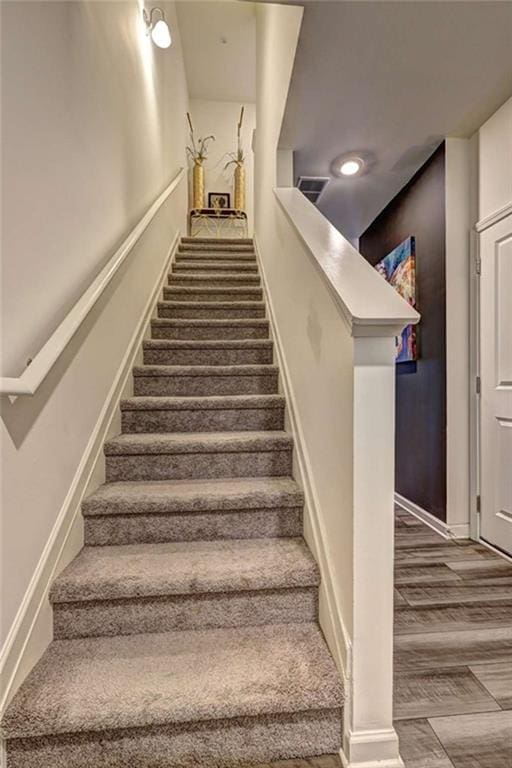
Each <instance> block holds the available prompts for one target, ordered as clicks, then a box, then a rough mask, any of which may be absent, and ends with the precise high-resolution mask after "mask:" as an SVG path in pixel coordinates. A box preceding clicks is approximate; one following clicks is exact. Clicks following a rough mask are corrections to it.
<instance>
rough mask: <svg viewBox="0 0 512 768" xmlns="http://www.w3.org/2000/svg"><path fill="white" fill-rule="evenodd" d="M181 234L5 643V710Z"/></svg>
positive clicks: (69, 549) (43, 637)
mask: <svg viewBox="0 0 512 768" xmlns="http://www.w3.org/2000/svg"><path fill="white" fill-rule="evenodd" d="M180 234H181V233H180V232H177V233H176V235H175V237H174V239H173V242H172V244H171V247H170V248H169V250H168V252H167V255H166V257H165V260H164V265H163V267H162V270H161V272H160V274H159V276H158V280H157V282H156V284H155V287H154V289H153V291H152V293H151V295H150V297H149V299H148V301H147V303H146V306H145V308H144V312H143V314H142V316H141V318H140V320H139V322H138V323H137V325H136V327H135V330H134V333H133V335H132V338H131V340H130V342H129V344H128V347H127V349H126V353H125V355H124V357H123V360H122V361H121V364H120V366H119V368H118V371H117V374H116V376H115V378H114V381H113V383H112V386H111V388H110V391H109V393H108V395H107V397H106V399H105V402H104V404H103V407H102V409H101V411H100V413H99V416H98V419H97V421H96V424H95V426H94V429H93V431H92V433H91V437H90V439H89V442H88V443H87V446H86V448H85V451H84V454H83V456H82V459H81V461H80V464H79V465H78V467H77V471H76V473H75V476H74V478H73V481H72V483H71V486H70V488H69V491H68V493H67V495H66V498H65V499H64V502H63V504H62V507H61V509H60V511H59V514H58V516H57V519H56V521H55V524H54V526H53V529H52V532H51V534H50V536H49V538H48V541H47V543H46V546H45V548H44V550H43V553H42V555H41V558H40V560H39V563H38V565H37V567H36V569H35V571H34V574H33V576H32V579H31V581H30V584H29V586H28V589H27V591H26V593H25V596H24V598H23V601H22V603H21V606H20V608H19V610H18V613H17V614H16V618H15V620H14V622H13V625H12V627H11V630H10V632H9V635H8V637H7V639H6V642H5V645H4V647H3V649H2V652H1V655H0V677H1V680H2V690H1V691H0V711H3V709H4V708H5V706H6V705H7V704H8V703H9V701H10V700H11V698H12V697H13V695H14V694H15V692H16V690H17V689H18V687H19V686H20V684H21V683H22V682H23V680H24V679H25V677H26V676H27V674H28V673H29V672H30V670H31V669H32V667H33V666H34V664H35V663H36V662H37V661H38V660H39V659H40V658H41V656H42V654H43V653H44V651H45V650H46V648H47V646H48V645H49V643H50V642H51V640H52V610H51V606H50V602H49V599H48V592H49V590H50V587H51V584H52V583H53V581H54V579H55V577H56V576H57V575H58V574H59V573H60V571H61V570H62V569H63V568H64V567H65V566H66V565H67V564H68V563H69V562H70V561H71V560H72V559H73V558H74V557H75V556H76V555H77V554H78V552H79V551H80V549H81V548H82V546H83V520H82V516H81V514H80V509H81V504H82V500H83V499H84V498H85V496H87V495H89V494H90V493H92V492H93V491H94V490H95V489H96V488H97V487H98V486H99V485H101V483H102V482H104V477H105V470H104V459H103V444H104V442H105V440H106V439H108V437H109V436H111V435H113V434H114V433H115V432H119V431H120V414H119V402H120V400H121V398H122V397H123V396H124V395H125V394H127V393H129V391H131V386H132V384H131V379H130V374H131V370H132V367H133V365H134V360H135V359H136V356H137V355H138V354H139V351H140V347H141V343H142V339H143V338H144V335H145V333H146V329H147V327H148V325H149V322H150V320H151V316H152V314H153V312H154V309H155V306H156V304H157V302H158V298H159V296H160V292H161V290H162V286H163V284H164V283H165V281H166V279H167V274H168V271H169V267H170V264H171V262H172V259H173V257H174V254H175V252H176V249H177V246H178V242H179V238H180Z"/></svg>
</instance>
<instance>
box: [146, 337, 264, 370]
mask: <svg viewBox="0 0 512 768" xmlns="http://www.w3.org/2000/svg"><path fill="white" fill-rule="evenodd" d="M143 359H144V363H145V364H147V365H265V364H268V363H271V362H272V359H273V342H272V341H270V339H235V340H226V341H219V340H215V341H203V340H199V341H175V340H172V339H149V340H147V341H144V343H143Z"/></svg>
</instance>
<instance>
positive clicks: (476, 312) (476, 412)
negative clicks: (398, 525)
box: [469, 231, 480, 540]
mask: <svg viewBox="0 0 512 768" xmlns="http://www.w3.org/2000/svg"><path fill="white" fill-rule="evenodd" d="M469 243H470V282H469V382H470V386H469V535H470V536H471V538H472V539H476V540H478V539H479V538H480V513H479V511H478V508H477V496H478V495H479V493H480V395H479V394H477V391H476V379H477V376H479V375H480V342H479V335H480V330H479V329H480V275H479V274H478V264H479V263H480V236H479V235H478V233H477V232H476V231H470V240H469Z"/></svg>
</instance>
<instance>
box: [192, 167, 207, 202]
mask: <svg viewBox="0 0 512 768" xmlns="http://www.w3.org/2000/svg"><path fill="white" fill-rule="evenodd" d="M192 208H204V168H203V162H202V160H195V161H194V168H193V170H192Z"/></svg>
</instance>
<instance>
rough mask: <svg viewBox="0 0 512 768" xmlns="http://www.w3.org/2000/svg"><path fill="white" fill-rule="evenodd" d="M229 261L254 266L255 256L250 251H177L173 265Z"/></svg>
mask: <svg viewBox="0 0 512 768" xmlns="http://www.w3.org/2000/svg"><path fill="white" fill-rule="evenodd" d="M205 259H207V260H208V261H209V262H215V261H230V262H237V263H242V262H243V263H244V264H256V263H257V262H256V254H255V253H254V252H252V251H238V252H237V251H232V252H229V251H228V252H227V253H221V252H215V251H178V252H177V253H176V254H175V256H174V264H179V263H180V262H182V261H190V262H192V261H204V260H205Z"/></svg>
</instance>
